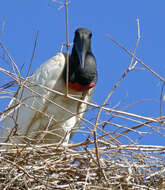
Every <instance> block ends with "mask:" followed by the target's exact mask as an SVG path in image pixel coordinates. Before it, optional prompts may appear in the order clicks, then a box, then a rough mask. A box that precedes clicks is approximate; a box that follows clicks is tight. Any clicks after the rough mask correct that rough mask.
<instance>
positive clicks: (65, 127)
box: [0, 53, 94, 144]
mask: <svg viewBox="0 0 165 190" xmlns="http://www.w3.org/2000/svg"><path fill="white" fill-rule="evenodd" d="M65 60H66V57H65V55H64V54H63V53H59V54H57V55H56V56H54V57H52V58H51V59H49V60H48V61H47V62H45V63H44V64H43V65H41V66H40V68H39V69H38V70H37V71H36V72H35V73H34V74H33V75H32V76H31V77H29V78H28V80H27V82H26V85H27V87H28V88H30V89H32V90H33V91H35V92H36V93H39V94H40V95H41V97H40V96H38V95H37V94H35V93H33V92H32V91H31V90H29V89H27V88H24V87H21V88H19V90H18V91H17V93H16V95H15V96H14V97H13V98H12V100H11V102H10V103H9V105H8V108H9V107H10V108H11V109H10V111H9V112H8V113H7V114H9V113H10V114H9V116H7V118H6V119H5V120H4V121H3V124H2V126H1V128H0V136H1V137H3V140H1V142H4V141H5V140H6V139H7V140H8V141H9V142H14V143H24V142H30V143H34V144H37V143H57V142H60V141H63V144H67V143H68V141H69V139H70V134H71V130H72V129H73V128H77V127H78V125H79V123H80V122H81V119H80V118H81V117H83V116H84V114H85V111H86V110H87V105H86V104H83V103H80V102H78V101H74V100H71V99H68V98H66V97H64V96H60V95H57V94H56V93H53V92H50V91H48V90H46V89H44V88H41V87H40V86H38V85H34V84H32V83H30V82H28V81H32V82H33V83H34V82H35V83H38V84H41V85H44V86H46V87H48V88H50V89H53V90H56V91H59V92H62V93H66V84H65V82H64V80H63V77H62V74H63V70H64V66H65ZM93 91H94V89H91V90H89V91H88V92H87V93H86V94H85V95H83V93H82V92H76V91H74V90H69V93H70V94H73V95H76V96H78V97H79V98H80V99H82V100H85V101H87V102H89V101H90V100H91V97H92V95H93ZM44 97H45V98H44ZM47 99H50V100H51V101H53V102H54V103H55V104H58V105H59V106H62V107H63V108H64V109H67V110H69V111H70V112H72V113H74V114H75V115H72V114H71V113H69V112H67V111H65V110H64V109H61V108H59V107H58V106H57V105H55V104H53V103H52V102H49V101H47ZM20 102H22V104H21V105H18V106H16V105H17V104H18V103H20ZM13 106H14V107H15V108H12V107H13ZM37 110H38V111H37ZM42 112H43V113H44V114H43V113H42ZM78 113H81V114H79V115H77V114H78ZM2 117H5V114H4V115H3V116H2Z"/></svg>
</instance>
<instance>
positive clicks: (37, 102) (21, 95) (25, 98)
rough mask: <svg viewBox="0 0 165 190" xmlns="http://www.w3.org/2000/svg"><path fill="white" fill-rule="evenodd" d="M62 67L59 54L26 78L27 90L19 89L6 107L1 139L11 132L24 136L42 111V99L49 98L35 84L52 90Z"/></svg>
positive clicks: (62, 61) (63, 61)
mask: <svg viewBox="0 0 165 190" xmlns="http://www.w3.org/2000/svg"><path fill="white" fill-rule="evenodd" d="M64 65H65V57H64V55H63V54H62V53H59V54H57V55H56V56H54V57H52V58H51V59H49V60H48V61H47V62H45V63H44V64H42V65H41V66H40V67H39V68H38V69H37V71H36V72H35V73H34V74H33V75H32V76H31V77H28V80H27V81H26V83H24V85H25V86H27V88H26V87H20V88H19V89H18V91H17V93H16V95H15V96H14V97H13V98H12V100H11V102H10V103H9V105H8V109H9V111H8V112H7V113H6V114H8V116H7V117H6V119H5V120H4V121H3V123H2V126H1V127H0V136H1V137H4V138H7V137H8V136H9V135H10V134H11V132H12V133H15V134H19V135H24V134H26V131H27V130H28V129H27V127H28V126H29V125H30V123H31V122H32V120H33V117H34V116H35V115H36V113H37V111H36V110H38V113H39V112H42V110H44V106H45V103H46V100H45V99H44V98H43V97H45V98H49V95H50V92H49V91H48V90H45V89H43V88H41V87H40V86H38V85H37V83H39V84H42V85H43V86H46V87H48V88H50V89H54V86H55V84H56V82H57V80H58V79H59V78H60V77H61V74H62V71H63V69H64ZM29 81H32V83H33V84H32V83H30V82H29ZM34 83H35V84H34ZM35 92H36V93H35ZM39 95H40V96H39ZM10 108H11V109H10ZM6 114H4V115H3V116H2V117H5V115H6ZM2 141H4V140H2Z"/></svg>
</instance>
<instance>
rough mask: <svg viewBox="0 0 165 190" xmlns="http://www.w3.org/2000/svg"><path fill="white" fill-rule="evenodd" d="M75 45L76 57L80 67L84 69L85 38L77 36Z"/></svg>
mask: <svg viewBox="0 0 165 190" xmlns="http://www.w3.org/2000/svg"><path fill="white" fill-rule="evenodd" d="M75 47H76V51H77V54H78V57H79V61H80V67H81V68H82V69H84V65H85V56H86V53H87V48H86V39H85V38H84V37H83V36H82V37H81V38H79V39H78V40H77V41H76V44H75Z"/></svg>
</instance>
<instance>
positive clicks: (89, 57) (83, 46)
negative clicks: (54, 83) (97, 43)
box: [64, 28, 97, 91]
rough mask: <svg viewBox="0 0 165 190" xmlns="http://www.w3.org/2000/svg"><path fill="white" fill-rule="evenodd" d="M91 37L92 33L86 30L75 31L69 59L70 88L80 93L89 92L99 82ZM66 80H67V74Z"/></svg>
mask: <svg viewBox="0 0 165 190" xmlns="http://www.w3.org/2000/svg"><path fill="white" fill-rule="evenodd" d="M91 37H92V32H91V31H90V30H88V29H86V28H79V29H77V30H76V31H75V36H74V41H73V43H74V45H73V48H72V53H71V56H70V59H69V87H70V88H73V89H75V90H78V91H85V90H88V89H90V88H92V87H94V86H95V85H96V82H97V70H96V59H95V57H94V55H93V54H92V51H91ZM65 70H66V69H65ZM64 78H65V80H66V72H65V74H64Z"/></svg>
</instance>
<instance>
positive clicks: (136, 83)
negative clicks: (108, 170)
mask: <svg viewBox="0 0 165 190" xmlns="http://www.w3.org/2000/svg"><path fill="white" fill-rule="evenodd" d="M58 7H59V5H57V4H55V3H52V1H50V0H28V1H23V0H22V1H18V0H12V1H11V0H5V1H2V0H1V1H0V26H1V27H0V28H2V25H4V31H3V33H2V35H1V36H0V40H1V41H2V42H3V44H4V45H5V47H6V48H7V50H8V51H9V53H10V54H11V56H12V57H13V59H14V61H15V62H16V63H17V65H18V67H19V68H21V66H22V65H23V64H24V65H25V66H24V67H23V69H22V75H23V76H25V75H26V72H27V65H28V64H29V63H30V59H31V55H32V50H33V47H34V40H35V36H36V32H37V31H39V39H38V44H37V49H36V53H35V57H34V60H33V65H32V68H31V73H32V72H34V71H35V70H36V69H37V68H38V67H39V65H41V64H42V63H43V62H44V61H46V60H47V59H48V58H50V57H52V56H53V55H55V54H56V53H57V52H58V51H59V50H60V46H61V44H62V43H63V42H65V40H66V38H65V14H64V9H61V10H58V9H57V8H58ZM137 18H139V19H140V30H141V39H140V43H139V46H138V49H137V53H136V56H137V57H138V58H140V59H141V60H142V61H143V62H144V63H145V64H146V65H148V66H149V67H150V68H152V69H153V70H154V71H156V72H157V73H158V74H159V75H160V76H162V77H165V60H164V55H165V46H164V44H165V24H164V23H165V1H164V0H159V1H154V0H150V1H144V0H134V1H132V0H124V1H122V0H116V1H112V0H104V1H103V0H102V1H99V0H71V4H70V6H69V39H70V42H72V40H73V36H74V31H75V29H77V28H78V27H87V28H89V29H90V30H91V31H92V32H93V38H92V50H93V53H94V55H95V57H96V60H97V65H98V83H97V87H96V91H95V96H94V98H93V102H94V103H97V104H102V103H103V101H104V99H105V98H106V96H107V95H108V93H109V92H110V90H111V89H112V87H113V86H114V84H115V83H116V82H117V81H118V80H119V79H120V77H121V76H122V74H123V72H124V71H125V69H126V68H127V67H128V65H129V63H130V60H131V58H130V56H128V54H126V53H125V52H124V51H123V50H121V49H120V48H119V47H117V46H116V45H115V44H114V43H113V42H112V41H110V40H109V39H108V38H107V37H106V35H107V34H110V35H112V36H113V38H115V39H116V40H117V41H119V42H120V43H122V44H123V45H124V46H125V47H126V48H128V49H129V50H131V51H133V49H134V47H135V44H136V40H137V23H136V19H137ZM0 55H2V52H0ZM0 62H1V63H0V66H1V67H2V66H3V64H2V61H0ZM136 68H137V69H136V70H134V71H132V72H130V73H129V74H128V75H127V76H126V78H125V79H124V81H123V82H122V83H121V84H120V85H119V86H118V88H117V90H116V91H115V93H114V94H113V95H112V97H111V99H110V101H109V102H108V103H109V105H108V107H111V108H113V107H115V108H116V109H118V110H122V109H124V108H125V107H126V106H127V105H130V104H133V103H135V102H137V101H141V100H145V101H141V103H138V104H135V105H132V106H131V107H129V108H128V109H126V110H125V111H126V112H130V113H135V114H139V115H142V116H146V117H159V115H160V92H161V84H162V83H161V82H160V80H159V79H158V78H157V77H155V76H154V75H153V74H151V73H150V72H149V71H147V70H146V69H144V67H143V66H141V65H140V64H137V66H136ZM0 78H1V83H0V84H2V83H4V82H5V81H7V79H6V78H5V79H4V76H2V74H0ZM0 101H1V102H0V103H1V111H2V109H3V108H4V105H6V104H7V101H5V102H4V101H3V100H2V99H1V100H0ZM164 106H165V104H163V107H164ZM164 112H165V109H164V108H163V109H162V114H164ZM95 113H96V112H95ZM90 116H91V115H90V114H89V115H88V117H90ZM105 118H106V119H109V118H110V115H108V114H106V115H105V113H103V116H102V119H105ZM113 122H115V120H114V121H113ZM116 123H118V124H121V125H124V126H125V127H133V126H134V125H136V123H130V122H128V121H126V120H122V119H120V120H117V121H116ZM157 127H158V125H157ZM154 129H156V126H154ZM107 130H112V131H113V126H110V125H109V126H107ZM139 130H140V131H143V132H147V131H148V129H147V128H141V129H139ZM149 132H150V133H151V134H146V135H143V137H142V139H141V140H140V141H139V143H141V144H157V145H165V141H164V138H163V137H162V136H160V135H156V132H153V130H150V131H149ZM163 132H164V131H162V133H163ZM153 133H155V134H153ZM164 134H165V132H164ZM134 136H136V135H135V134H134V133H130V135H129V137H131V138H136V137H137V136H136V137H134ZM78 139H79V137H78V138H77V136H75V137H74V138H73V140H75V141H77V140H78Z"/></svg>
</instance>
